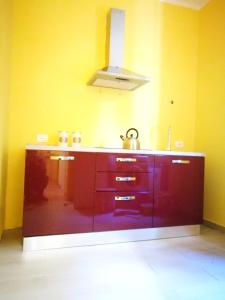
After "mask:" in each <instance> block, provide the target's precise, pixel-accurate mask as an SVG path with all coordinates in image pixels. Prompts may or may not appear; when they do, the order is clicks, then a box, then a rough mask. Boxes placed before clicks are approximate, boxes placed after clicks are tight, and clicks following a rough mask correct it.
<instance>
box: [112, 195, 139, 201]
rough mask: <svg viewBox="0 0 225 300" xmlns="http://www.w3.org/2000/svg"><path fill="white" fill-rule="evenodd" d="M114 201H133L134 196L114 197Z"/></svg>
mask: <svg viewBox="0 0 225 300" xmlns="http://www.w3.org/2000/svg"><path fill="white" fill-rule="evenodd" d="M115 200H116V201H123V200H125V201H129V200H135V196H115Z"/></svg>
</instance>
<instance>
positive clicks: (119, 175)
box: [95, 172, 153, 191]
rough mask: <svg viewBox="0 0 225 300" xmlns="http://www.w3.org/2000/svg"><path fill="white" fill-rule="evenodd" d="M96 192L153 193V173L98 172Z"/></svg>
mask: <svg viewBox="0 0 225 300" xmlns="http://www.w3.org/2000/svg"><path fill="white" fill-rule="evenodd" d="M95 188H96V191H152V190H153V173H147V172H146V173H144V172H142V173H135V172H97V173H96V185H95Z"/></svg>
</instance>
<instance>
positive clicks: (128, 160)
mask: <svg viewBox="0 0 225 300" xmlns="http://www.w3.org/2000/svg"><path fill="white" fill-rule="evenodd" d="M116 161H117V162H136V161H137V158H134V157H117V158H116Z"/></svg>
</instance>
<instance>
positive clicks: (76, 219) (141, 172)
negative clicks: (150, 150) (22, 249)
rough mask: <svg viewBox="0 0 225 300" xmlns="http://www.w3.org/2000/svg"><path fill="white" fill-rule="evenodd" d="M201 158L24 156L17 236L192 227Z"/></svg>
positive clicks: (197, 216)
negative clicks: (20, 224)
mask: <svg viewBox="0 0 225 300" xmlns="http://www.w3.org/2000/svg"><path fill="white" fill-rule="evenodd" d="M203 180H204V157H193V156H192V157H188V156H172V155H171V156H168V155H142V154H129V153H122V154H121V153H120V154H119V153H92V152H77V151H76V152H73V151H45V150H27V151H26V165H25V185H24V213H23V236H24V237H31V236H40V235H54V234H68V233H86V232H93V231H95V232H98V231H110V230H128V229H136V228H151V227H162V226H178V225H191V224H200V223H201V222H202V211H203Z"/></svg>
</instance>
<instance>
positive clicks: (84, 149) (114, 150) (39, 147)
mask: <svg viewBox="0 0 225 300" xmlns="http://www.w3.org/2000/svg"><path fill="white" fill-rule="evenodd" d="M26 150H48V151H53V150H56V151H73V152H102V153H132V154H155V155H182V156H203V157H204V156H205V153H203V152H181V151H162V150H150V149H141V150H128V149H121V148H104V147H60V146H54V145H30V144H28V145H26Z"/></svg>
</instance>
